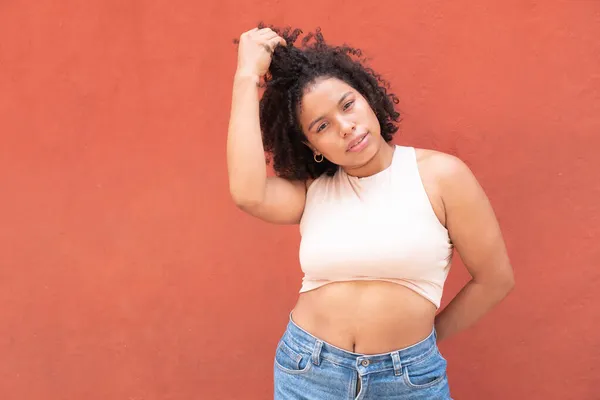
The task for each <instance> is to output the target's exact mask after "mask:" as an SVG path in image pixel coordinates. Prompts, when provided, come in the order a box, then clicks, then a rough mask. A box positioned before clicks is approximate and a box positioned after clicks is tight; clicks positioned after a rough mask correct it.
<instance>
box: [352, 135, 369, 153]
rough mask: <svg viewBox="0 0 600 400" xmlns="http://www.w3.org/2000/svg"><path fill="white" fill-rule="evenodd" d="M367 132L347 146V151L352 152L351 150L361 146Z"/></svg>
mask: <svg viewBox="0 0 600 400" xmlns="http://www.w3.org/2000/svg"><path fill="white" fill-rule="evenodd" d="M367 135H368V132H367V133H365V134H364V135H362V136H361V138H360V139H358V140H357V141H355V142H353V143H352V144H351V145H350V146H348V149H347V150H348V151H350V150H352V149H353V148H355V147H356V146H358V145H359V144H361V143H362V142H363V140H365V138H366V137H367Z"/></svg>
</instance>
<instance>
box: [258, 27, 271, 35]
mask: <svg viewBox="0 0 600 400" xmlns="http://www.w3.org/2000/svg"><path fill="white" fill-rule="evenodd" d="M271 32H273V30H272V29H271V28H262V29H260V30H259V31H258V33H259V35H264V34H267V33H271Z"/></svg>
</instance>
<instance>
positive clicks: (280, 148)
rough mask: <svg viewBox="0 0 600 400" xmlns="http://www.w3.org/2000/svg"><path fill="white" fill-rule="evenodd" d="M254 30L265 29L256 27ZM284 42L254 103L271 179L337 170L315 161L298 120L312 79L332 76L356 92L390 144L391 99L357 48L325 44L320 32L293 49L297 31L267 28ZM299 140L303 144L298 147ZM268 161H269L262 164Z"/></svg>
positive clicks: (300, 177) (393, 118)
mask: <svg viewBox="0 0 600 400" xmlns="http://www.w3.org/2000/svg"><path fill="white" fill-rule="evenodd" d="M258 27H259V29H261V28H264V27H265V25H264V24H262V23H260V24H259V25H258ZM269 28H271V29H272V30H273V31H275V32H276V33H277V34H278V35H279V36H281V37H282V38H283V39H284V40H285V41H286V43H287V46H277V47H276V48H275V50H274V52H273V56H272V60H271V64H270V66H269V70H268V72H267V74H266V75H265V76H264V83H262V84H261V86H262V87H263V88H264V93H263V95H262V97H261V100H260V126H261V131H262V139H263V146H264V148H265V151H266V152H267V153H269V154H270V158H272V161H273V169H274V170H275V173H276V175H277V176H280V177H282V178H287V179H291V180H306V179H309V178H317V177H318V176H320V175H322V174H323V173H325V174H327V175H333V174H335V172H336V171H337V169H338V166H337V165H336V164H333V163H332V162H330V161H329V160H327V159H324V160H323V161H322V162H320V163H317V162H315V160H314V158H313V157H314V154H313V152H312V151H311V150H310V148H309V147H308V146H307V145H306V144H304V143H305V142H307V138H306V136H305V135H304V133H303V132H302V128H301V126H300V123H299V120H298V113H297V111H298V104H299V102H300V100H301V98H302V94H303V91H304V89H305V88H306V86H307V85H310V84H311V83H313V82H315V80H317V79H318V78H337V79H340V80H342V81H344V82H346V83H347V84H348V85H350V86H352V87H353V88H354V89H355V90H357V91H358V92H359V93H360V94H361V95H362V96H363V97H364V98H365V99H366V100H367V102H368V103H369V105H370V106H371V108H372V109H373V111H374V113H375V115H376V116H377V119H378V120H379V124H380V126H381V136H382V137H383V138H384V140H385V141H386V142H389V141H391V140H392V137H393V135H394V133H396V131H397V130H398V127H397V125H396V123H398V122H399V118H400V114H399V113H398V112H396V110H395V108H394V104H397V103H398V99H397V97H396V96H395V95H394V94H392V93H388V90H387V89H389V84H388V83H387V82H386V81H385V80H384V79H383V78H382V77H381V76H380V75H379V74H377V73H375V72H374V71H373V70H372V69H371V68H368V67H366V66H365V65H363V63H364V62H365V61H366V60H361V59H360V57H361V55H362V53H361V51H360V50H359V49H356V48H353V47H350V46H348V45H342V46H331V45H328V44H326V43H325V40H324V38H323V35H322V33H321V29H320V28H317V29H316V31H315V32H314V33H313V32H310V33H308V34H307V35H305V37H304V38H303V39H302V41H301V44H300V45H299V46H297V45H295V43H296V41H297V39H298V37H299V36H300V34H301V33H302V30H300V29H294V30H292V28H290V27H287V28H284V29H280V28H277V27H273V26H269ZM303 142H304V143H303ZM268 161H270V160H268Z"/></svg>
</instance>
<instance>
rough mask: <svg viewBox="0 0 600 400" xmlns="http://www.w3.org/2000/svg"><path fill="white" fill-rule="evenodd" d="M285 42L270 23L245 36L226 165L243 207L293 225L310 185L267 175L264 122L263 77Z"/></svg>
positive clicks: (236, 198) (234, 196)
mask: <svg viewBox="0 0 600 400" xmlns="http://www.w3.org/2000/svg"><path fill="white" fill-rule="evenodd" d="M285 44H286V43H285V40H283V39H282V38H281V37H279V36H278V35H277V34H276V33H275V32H273V31H272V30H271V29H269V28H265V29H257V28H255V29H252V30H250V31H248V32H245V33H243V34H242V35H241V37H240V42H239V49H238V66H237V71H236V73H235V77H234V82H233V94H232V102H231V116H230V120H229V129H228V136H227V169H228V174H229V191H230V193H231V197H232V199H233V201H234V202H235V204H236V205H237V206H238V207H239V208H240V209H242V210H244V211H245V212H247V213H249V214H250V215H253V216H255V217H257V218H260V219H262V220H264V221H267V222H272V223H279V224H294V223H298V222H299V221H300V217H301V216H302V212H303V210H304V203H305V198H306V184H305V182H303V181H289V180H286V179H282V178H279V177H267V168H266V160H265V153H264V147H263V143H262V138H261V131H260V121H259V98H258V94H259V93H258V83H259V80H260V78H261V77H262V76H263V75H264V74H265V73H266V72H267V70H268V68H269V65H270V62H271V54H272V52H273V49H274V48H275V46H277V45H285ZM283 112H285V111H283Z"/></svg>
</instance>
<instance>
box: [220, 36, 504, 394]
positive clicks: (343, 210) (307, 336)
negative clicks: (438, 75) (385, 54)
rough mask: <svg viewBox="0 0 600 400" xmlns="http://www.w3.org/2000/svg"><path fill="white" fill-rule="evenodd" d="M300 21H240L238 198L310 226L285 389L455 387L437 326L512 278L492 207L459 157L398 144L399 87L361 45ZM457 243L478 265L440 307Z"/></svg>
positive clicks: (471, 311)
mask: <svg viewBox="0 0 600 400" xmlns="http://www.w3.org/2000/svg"><path fill="white" fill-rule="evenodd" d="M300 33H301V31H299V30H295V31H291V30H290V29H289V28H288V29H286V30H283V31H281V30H279V29H275V28H273V29H271V28H263V27H262V26H259V27H258V28H255V29H252V30H250V31H248V32H245V33H243V34H242V35H241V37H240V39H239V42H238V43H239V48H238V65H237V71H236V74H235V78H234V85H233V98H232V109H231V118H230V125H229V132H228V142H227V163H228V171H229V186H230V192H231V196H232V198H233V200H234V201H235V203H236V204H237V206H238V207H240V208H241V209H242V210H244V211H245V212H247V213H249V214H250V215H253V216H255V217H257V218H260V219H262V220H264V221H267V222H271V223H277V224H299V228H300V232H301V236H302V239H301V243H300V263H301V267H302V270H303V272H304V278H303V282H302V288H301V289H300V295H299V298H298V302H297V304H296V305H295V307H294V309H293V311H292V312H291V313H290V319H289V324H288V326H287V329H286V331H285V333H284V334H283V337H282V338H281V340H280V341H279V345H278V347H277V349H276V354H275V360H274V361H275V363H274V364H275V365H274V381H275V398H276V399H319V400H327V399H355V398H356V399H449V398H450V390H449V385H448V379H447V376H446V360H445V359H444V358H443V357H442V355H441V354H440V352H439V350H438V348H437V341H439V340H443V339H445V338H447V337H449V336H451V335H454V334H456V333H457V332H459V331H460V330H462V329H465V328H466V327H468V326H470V325H472V324H473V323H474V322H475V321H476V320H478V319H479V318H480V317H481V316H482V315H484V314H485V313H486V312H487V311H489V310H490V309H491V308H492V307H493V306H494V305H496V304H497V303H498V302H500V301H501V300H502V299H503V298H504V297H505V296H506V295H507V294H508V293H509V291H510V290H511V289H512V288H513V285H514V283H513V282H514V281H513V272H512V267H511V265H510V262H509V258H508V256H507V253H506V249H505V245H504V242H503V239H502V234H501V232H500V229H499V226H498V223H497V221H496V218H495V216H494V212H493V210H492V208H491V206H490V203H489V202H488V200H487V198H486V195H485V194H484V192H483V190H482V188H481V187H480V185H479V184H478V183H477V181H476V179H475V178H474V176H473V174H472V173H471V172H470V170H469V169H468V168H467V167H466V166H465V164H464V163H463V162H461V161H460V160H459V159H457V158H456V157H453V156H451V155H448V154H444V153H441V152H437V151H433V150H427V149H415V148H412V147H404V146H398V145H394V144H392V143H391V140H392V137H393V134H394V133H395V132H396V130H397V126H396V123H397V122H398V120H399V114H398V113H397V112H396V111H395V109H394V104H395V103H397V99H396V97H395V96H394V95H393V94H389V93H387V91H386V88H387V85H386V83H385V81H384V80H383V79H381V77H380V76H379V75H377V74H376V73H375V72H373V71H372V70H371V69H369V68H367V67H365V66H363V63H362V62H361V61H360V60H359V59H357V57H356V56H360V51H359V50H356V49H353V48H350V47H347V46H342V47H335V46H330V45H328V44H326V43H325V41H324V39H323V36H322V34H321V33H320V31H319V30H317V31H316V33H315V34H309V35H307V36H306V37H305V38H304V40H303V41H302V43H301V44H300V46H296V45H295V43H296V41H297V39H298V36H299V34H300ZM263 79H264V81H263ZM261 87H264V94H263V95H262V98H261V99H260V101H259V94H260V93H259V90H260V88H261ZM261 132H262V137H261ZM265 150H266V151H267V152H268V153H270V154H271V155H272V158H273V166H274V169H275V171H276V176H274V177H267V173H266V164H265V156H264V154H265ZM454 249H456V250H457V252H458V253H459V254H460V256H461V259H462V260H463V262H464V264H465V265H466V267H467V268H468V270H469V273H470V274H471V276H472V279H471V280H470V281H469V282H468V284H466V285H465V287H464V288H463V289H462V290H461V291H460V293H459V294H458V295H457V296H456V297H455V298H454V299H453V300H452V301H451V302H450V303H449V304H448V306H447V307H445V308H444V310H443V311H441V312H439V313H438V309H439V306H440V299H441V296H442V289H443V285H444V281H445V279H446V277H447V274H448V270H449V268H450V261H451V256H452V252H453V250H454Z"/></svg>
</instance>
